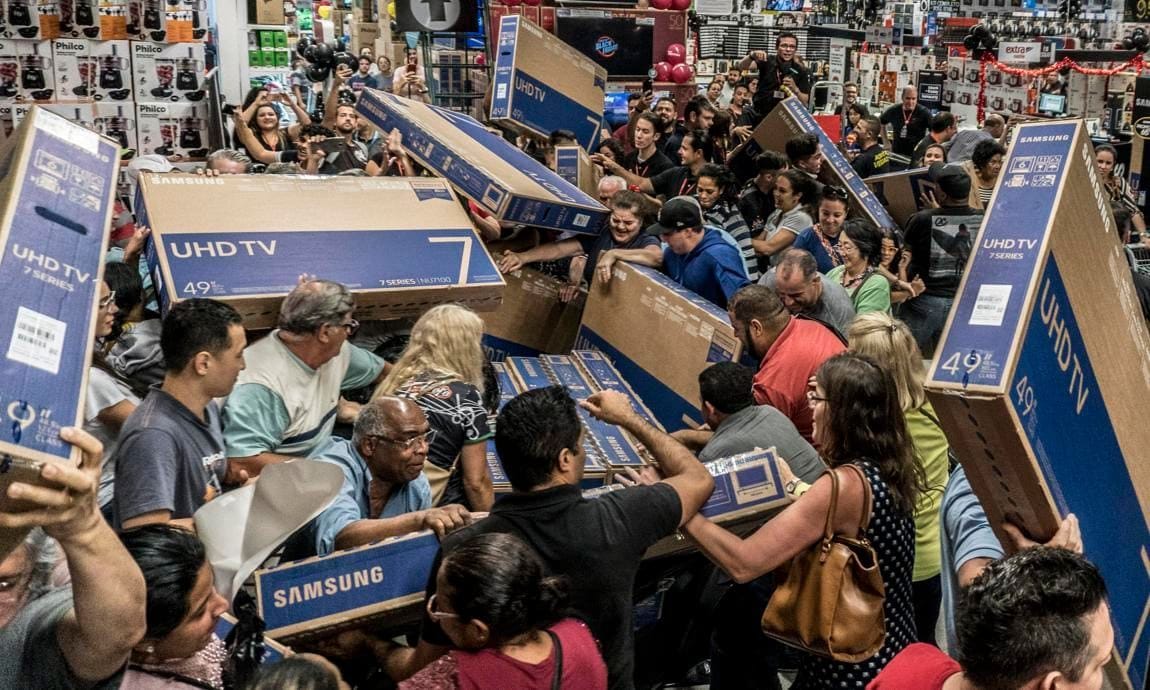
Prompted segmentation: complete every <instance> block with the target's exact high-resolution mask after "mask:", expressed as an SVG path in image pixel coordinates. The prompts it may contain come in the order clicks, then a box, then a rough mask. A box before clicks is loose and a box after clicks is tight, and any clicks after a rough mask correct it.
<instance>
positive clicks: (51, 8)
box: [0, 0, 60, 41]
mask: <svg viewBox="0 0 1150 690" xmlns="http://www.w3.org/2000/svg"><path fill="white" fill-rule="evenodd" d="M3 8H4V17H3V21H0V36H2V37H4V38H15V39H20V40H32V41H46V40H49V39H53V38H56V37H57V36H59V35H60V6H59V4H58V3H57V1H56V0H4V3H3Z"/></svg>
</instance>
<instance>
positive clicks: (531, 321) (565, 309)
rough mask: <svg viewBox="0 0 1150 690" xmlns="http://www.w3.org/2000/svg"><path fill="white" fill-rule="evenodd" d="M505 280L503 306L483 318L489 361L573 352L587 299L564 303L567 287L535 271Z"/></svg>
mask: <svg viewBox="0 0 1150 690" xmlns="http://www.w3.org/2000/svg"><path fill="white" fill-rule="evenodd" d="M503 280H504V281H505V282H506V283H507V288H506V289H505V290H504V291H503V303H502V304H500V305H499V308H498V309H496V310H494V311H489V312H484V313H482V314H480V316H481V317H482V318H483V323H484V328H483V349H484V350H486V352H487V356H488V358H490V359H491V360H492V361H499V360H502V359H503V358H505V357H508V356H511V355H519V356H522V357H533V356H535V355H538V354H540V353H549V354H562V353H564V352H570V351H571V346H572V345H574V344H575V334H576V333H577V332H578V330H579V318H580V317H581V316H582V314H583V304H584V302H585V301H586V295H585V294H583V293H580V294H579V295H578V296H576V298H575V299H573V300H571V301H570V302H564V301H563V300H561V299H560V292H561V291H562V290H563V289H564V288H565V287H566V285H567V284H566V283H564V282H563V281H560V280H556V279H555V278H552V277H550V276H547V275H544V274H542V273H540V272H539V271H536V270H534V269H531V268H521V269H519V270H518V271H514V272H512V273H507V274H505V275H504V276H503Z"/></svg>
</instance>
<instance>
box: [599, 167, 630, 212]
mask: <svg viewBox="0 0 1150 690" xmlns="http://www.w3.org/2000/svg"><path fill="white" fill-rule="evenodd" d="M626 188H627V180H624V179H623V178H622V177H619V176H618V175H607V176H605V177H603V178H602V179H600V180H599V201H600V202H601V203H602V204H603V205H604V206H610V205H611V200H612V199H614V198H615V195H616V194H618V193H619V192H621V191H623V190H624V189H626Z"/></svg>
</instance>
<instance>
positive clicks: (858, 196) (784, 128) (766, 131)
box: [741, 96, 895, 228]
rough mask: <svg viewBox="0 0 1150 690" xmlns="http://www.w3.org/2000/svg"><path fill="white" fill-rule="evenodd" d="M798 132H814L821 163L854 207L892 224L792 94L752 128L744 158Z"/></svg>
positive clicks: (778, 146) (781, 145) (775, 147)
mask: <svg viewBox="0 0 1150 690" xmlns="http://www.w3.org/2000/svg"><path fill="white" fill-rule="evenodd" d="M797 134H814V135H815V136H817V137H818V138H819V145H820V148H821V150H822V153H823V156H824V157H825V160H824V161H823V166H824V167H829V169H830V171H831V173H832V174H833V176H834V178H835V179H837V180H838V182H839V184H841V185H842V186H843V187H844V188H845V189H846V190H847V192H849V193H850V195H851V198H852V199H853V200H854V206H855V208H856V209H857V210H858V211H859V212H860V213H862V214H863V215H864V216H866V217H867V218H869V219H870V221H871V222H873V223H874V224H875V225H877V226H878V227H880V228H893V227H895V224H894V220H893V219H891V217H890V214H889V213H887V211H886V209H885V208H883V205H882V202H881V201H879V199H878V198H877V197H876V196H875V194H874V192H872V191H871V190H870V189H868V188H867V186H866V184H864V183H863V181H862V178H861V177H859V176H858V174H857V173H856V172H855V171H854V168H852V167H851V164H850V161H848V160H847V158H846V156H844V155H843V154H842V152H841V151H839V149H838V146H836V145H835V142H833V141H831V139H830V137H828V136H827V133H826V132H824V131H823V128H822V127H819V123H817V122H815V118H814V116H813V115H811V113H810V111H809V110H807V107H806V106H805V105H803V103H802V101H800V100H799V99H797V98H794V97H793V96H792V97H791V98H788V99H786V100H785V101H783V102H781V103H779V104H778V105H776V106H775V109H774V110H772V111H771V112H770V114H769V115H767V116H766V117H765V118H763V121H762V122H760V123H759V126H758V127H756V128H755V131H754V132H753V133H752V134H751V140H750V141H748V142H747V143H746V144H744V145H743V146H742V147H741V152H742V154H741V155H742V156H743V158H744V160H746V157H750V158H754V156H756V155H758V154H759V153H762V152H763V151H767V150H772V151H783V150H785V149H786V145H787V140H788V139H790V138H791V137H793V136H795V135H797Z"/></svg>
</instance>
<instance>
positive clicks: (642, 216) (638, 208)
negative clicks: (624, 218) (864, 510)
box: [607, 189, 658, 227]
mask: <svg viewBox="0 0 1150 690" xmlns="http://www.w3.org/2000/svg"><path fill="white" fill-rule="evenodd" d="M607 206H609V207H610V208H611V209H612V210H614V209H624V210H627V211H630V212H631V213H633V214H635V217H636V218H638V219H639V222H640V223H641V224H642V227H647V226H648V225H650V224H651V223H653V222H655V215H656V213H658V211H657V210H656V208H655V204H654V202H652V201H651V200H650V199H649V198H648V197H647V196H646V195H645V194H640V193H639V192H632V191H631V190H630V189H622V190H619V191H618V192H616V193H615V196H613V197H611V202H610V203H609V204H607Z"/></svg>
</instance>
